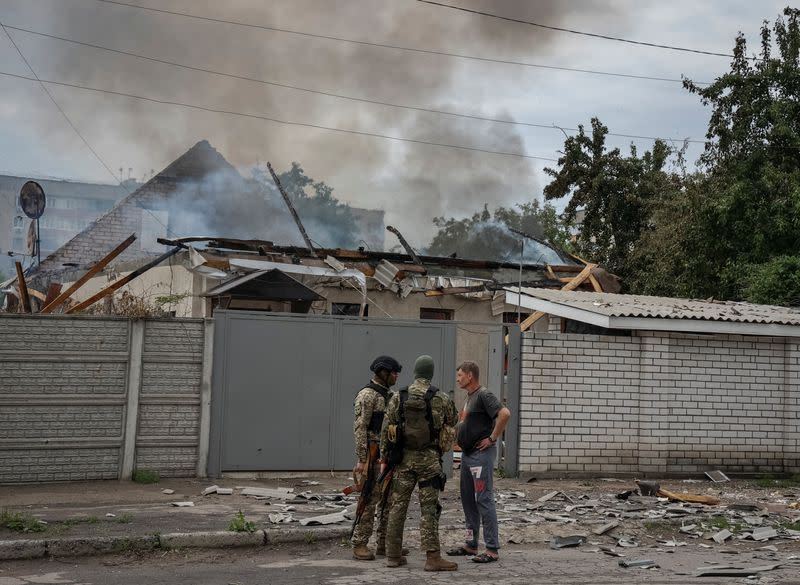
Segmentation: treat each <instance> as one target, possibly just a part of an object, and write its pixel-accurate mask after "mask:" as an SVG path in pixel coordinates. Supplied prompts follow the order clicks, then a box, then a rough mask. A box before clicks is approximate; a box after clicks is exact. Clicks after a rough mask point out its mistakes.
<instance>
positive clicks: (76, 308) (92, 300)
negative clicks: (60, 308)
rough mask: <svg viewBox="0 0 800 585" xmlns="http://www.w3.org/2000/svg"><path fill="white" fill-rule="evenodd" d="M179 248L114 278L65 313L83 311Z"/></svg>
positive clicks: (173, 253)
mask: <svg viewBox="0 0 800 585" xmlns="http://www.w3.org/2000/svg"><path fill="white" fill-rule="evenodd" d="M181 250H183V248H181V247H177V248H173V249H172V250H170V251H169V252H165V253H164V254H161V256H159V257H158V258H156V259H155V260H152V261H150V262H148V263H147V264H145V265H144V266H142V267H141V268H137V269H136V270H134V271H133V272H131V273H130V274H129V275H128V276H124V277H122V278H120V279H119V280H115V281H114V282H113V283H112V284H110V285H109V286H107V287H106V288H104V289H103V290H101V291H99V292H98V293H96V294H94V295H92V296H91V297H89V298H88V299H86V300H85V301H82V302H80V303H78V304H77V305H75V306H74V307H70V308H69V309H68V310H67V311H66V313H67V314H69V313H77V312H78V311H83V310H84V309H86V308H88V307H91V306H92V305H93V304H95V303H96V302H97V301H99V300H100V299H102V298H104V297H106V296H108V295H110V294H111V293H113V292H114V291H115V290H117V289H118V288H122V287H123V286H125V285H126V284H128V283H129V282H130V281H132V280H133V279H134V278H136V277H137V276H141V275H142V274H144V273H145V272H147V271H148V270H150V269H151V268H153V267H154V266H158V265H159V264H161V263H162V262H163V261H164V260H166V259H167V258H170V257H171V256H174V255H175V254H177V253H178V252H180V251H181Z"/></svg>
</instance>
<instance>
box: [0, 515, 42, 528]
mask: <svg viewBox="0 0 800 585" xmlns="http://www.w3.org/2000/svg"><path fill="white" fill-rule="evenodd" d="M0 528H6V529H8V530H13V531H14V532H44V531H45V530H47V525H46V524H43V523H42V522H39V521H38V520H37V519H36V518H34V517H33V516H31V515H30V514H28V513H27V512H10V511H9V510H0Z"/></svg>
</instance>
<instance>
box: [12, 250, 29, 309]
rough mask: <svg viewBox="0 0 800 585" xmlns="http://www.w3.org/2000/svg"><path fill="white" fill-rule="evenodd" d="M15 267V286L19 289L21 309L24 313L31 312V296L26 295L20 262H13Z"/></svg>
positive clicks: (26, 288)
mask: <svg viewBox="0 0 800 585" xmlns="http://www.w3.org/2000/svg"><path fill="white" fill-rule="evenodd" d="M14 266H16V268H17V288H18V289H19V298H20V300H21V301H22V310H23V311H24V312H25V313H30V312H31V298H30V297H29V296H28V284H27V283H26V282H25V275H24V274H23V272H22V263H21V262H14Z"/></svg>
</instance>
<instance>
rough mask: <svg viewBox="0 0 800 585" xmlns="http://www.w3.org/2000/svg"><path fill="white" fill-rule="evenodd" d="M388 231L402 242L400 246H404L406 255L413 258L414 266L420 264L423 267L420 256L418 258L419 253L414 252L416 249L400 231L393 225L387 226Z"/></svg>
mask: <svg viewBox="0 0 800 585" xmlns="http://www.w3.org/2000/svg"><path fill="white" fill-rule="evenodd" d="M386 229H387V230H389V231H390V232H392V233H393V234H394V235H396V236H397V239H398V240H400V245H401V246H403V248H404V249H405V251H406V253H407V254H408V255H409V256H411V259H412V260H413V261H414V264H419V265H420V266H422V260H420V259H419V256H417V253H416V252H415V251H414V248H412V247H411V244H409V243H408V241H407V240H406V239H405V238H404V237H403V234H401V233H400V230H398V229H397V228H396V227H394V226H391V225H387V226H386Z"/></svg>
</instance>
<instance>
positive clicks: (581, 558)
mask: <svg viewBox="0 0 800 585" xmlns="http://www.w3.org/2000/svg"><path fill="white" fill-rule="evenodd" d="M502 553H503V556H502V559H501V560H500V562H498V563H492V564H488V565H478V564H476V563H472V562H470V561H469V560H468V559H466V558H461V559H458V560H459V570H458V571H456V572H453V573H425V572H423V570H422V567H423V565H424V556H423V555H422V554H421V553H419V552H418V551H412V553H411V555H410V557H409V565H408V566H407V567H402V568H400V569H388V568H386V567H385V566H384V562H383V560H378V561H373V562H369V563H364V562H358V561H354V560H352V559H351V557H350V549H349V548H347V547H344V546H342V545H341V544H340V543H336V542H327V543H319V544H311V545H305V544H303V545H295V546H292V547H279V548H266V549H256V550H253V549H239V550H213V551H183V552H181V551H177V552H176V551H171V552H163V551H162V552H155V553H148V554H146V555H140V556H137V555H132V554H131V555H123V556H115V557H89V558H78V559H64V560H58V559H44V560H35V561H34V560H31V561H13V562H6V563H0V585H28V584H50V583H52V584H69V585H89V584H92V585H97V584H106V583H108V584H113V585H134V584H135V585H142V584H144V585H159V584H170V585H181V584H190V583H191V584H199V585H205V584H209V585H210V584H214V585H220V584H222V585H255V584H276V585H283V584H287V585H293V584H298V585H300V584H310V583H317V584H324V585H363V584H368V583H389V584H392V585H411V584H422V583H431V584H439V583H442V584H444V583H448V584H452V583H469V584H470V585H474V584H476V583H492V584H493V585H522V584H526V585H528V584H531V583H536V584H543V585H550V584H552V585H555V584H559V585H561V584H564V583H576V584H587V585H588V584H599V585H603V584H614V585H619V584H621V583H649V584H654V585H656V584H670V585H673V584H687V583H707V584H708V583H711V584H713V583H718V584H719V583H726V584H727V583H742V582H748V580H746V579H743V578H741V577H739V578H733V577H717V578H709V577H705V578H696V577H692V572H693V570H694V569H696V568H698V567H700V566H703V565H704V564H707V563H709V562H714V561H716V562H721V563H729V564H736V565H740V566H755V565H765V564H769V563H771V562H775V561H774V560H770V559H768V558H767V556H766V555H765V554H764V553H763V551H762V552H760V553H758V552H748V553H743V554H740V555H736V556H735V558H731V556H730V555H721V556H720V555H718V554H717V555H714V556H713V558H712V557H711V556H709V554H708V553H705V552H702V551H691V550H686V549H685V548H683V549H681V550H679V551H676V552H674V553H667V552H659V551H653V550H651V551H644V550H642V551H639V552H637V553H636V554H635V555H633V556H631V555H629V558H650V559H653V560H655V561H657V562H658V563H659V564H660V565H661V568H660V569H650V570H647V569H624V568H622V567H620V566H619V565H618V562H617V561H618V559H617V558H613V557H609V556H606V555H604V554H602V553H599V552H596V549H595V548H593V547H588V546H585V545H584V546H583V547H580V548H574V549H562V550H550V549H549V548H547V547H545V546H543V545H535V546H532V545H519V546H509V547H507V548H504V549H503V551H502ZM726 557H727V558H726ZM798 575H800V571H799V570H798V566H797V565H795V566H794V567H786V568H782V569H778V570H774V571H770V572H768V573H762V577H761V580H760V581H756V582H760V583H770V584H773V583H774V584H778V583H780V584H786V585H789V584H800V576H798ZM749 582H753V581H749Z"/></svg>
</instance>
